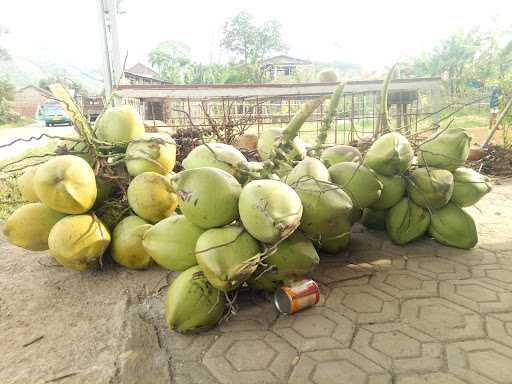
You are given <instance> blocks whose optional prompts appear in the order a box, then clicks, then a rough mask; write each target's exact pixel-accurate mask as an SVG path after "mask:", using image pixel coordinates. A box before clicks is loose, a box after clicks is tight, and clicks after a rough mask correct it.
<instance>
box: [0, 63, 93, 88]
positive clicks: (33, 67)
mask: <svg viewBox="0 0 512 384" xmlns="http://www.w3.org/2000/svg"><path fill="white" fill-rule="evenodd" d="M50 76H61V77H66V78H69V79H71V80H74V81H77V82H80V83H81V84H82V85H83V86H84V88H85V89H86V90H87V92H89V93H90V94H98V93H100V92H101V91H102V89H103V83H102V80H101V74H100V71H99V70H97V69H90V68H89V69H87V68H78V67H77V66H75V65H72V64H57V63H54V62H52V61H50V60H44V59H33V58H30V59H27V58H22V57H17V56H14V57H12V60H10V61H2V62H0V77H7V78H8V79H10V81H11V82H12V83H13V84H15V86H16V88H22V87H24V86H26V85H31V84H32V85H37V84H38V83H39V80H41V79H44V78H47V77H50Z"/></svg>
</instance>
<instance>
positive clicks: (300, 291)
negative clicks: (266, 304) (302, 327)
mask: <svg viewBox="0 0 512 384" xmlns="http://www.w3.org/2000/svg"><path fill="white" fill-rule="evenodd" d="M319 300H320V290H319V289H318V284H317V283H316V282H315V281H313V280H303V281H300V282H297V283H294V284H292V285H290V286H288V287H287V286H285V287H281V288H279V289H278V290H277V291H276V293H275V296H274V304H275V306H276V307H277V309H278V310H279V311H280V312H282V313H285V314H288V315H291V314H293V313H296V312H298V311H300V310H301V309H304V308H307V307H311V306H313V305H315V304H316V303H318V301H319Z"/></svg>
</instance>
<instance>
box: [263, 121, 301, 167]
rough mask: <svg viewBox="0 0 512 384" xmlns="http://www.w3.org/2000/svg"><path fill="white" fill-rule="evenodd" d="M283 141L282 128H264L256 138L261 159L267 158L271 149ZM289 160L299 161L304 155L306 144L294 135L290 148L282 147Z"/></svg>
mask: <svg viewBox="0 0 512 384" xmlns="http://www.w3.org/2000/svg"><path fill="white" fill-rule="evenodd" d="M283 141H284V139H283V130H282V129H279V128H268V129H265V130H264V131H263V132H262V134H261V136H260V138H259V140H258V154H259V155H260V158H261V160H268V159H269V158H270V154H271V153H272V151H273V150H274V149H275V148H277V147H278V146H279V145H280V144H282V143H283ZM282 149H283V151H284V152H285V153H286V157H287V158H288V159H289V160H294V161H299V160H302V159H304V158H305V157H306V152H307V150H306V145H305V144H304V142H303V141H302V140H301V139H300V138H299V137H295V138H294V139H293V142H292V144H291V146H290V148H282Z"/></svg>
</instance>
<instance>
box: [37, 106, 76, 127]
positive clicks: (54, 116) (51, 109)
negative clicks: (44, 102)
mask: <svg viewBox="0 0 512 384" xmlns="http://www.w3.org/2000/svg"><path fill="white" fill-rule="evenodd" d="M42 115H43V116H42V118H43V120H44V122H45V124H46V126H47V127H53V126H54V125H58V124H64V125H72V124H73V121H72V120H71V118H70V117H69V116H68V115H67V113H66V111H64V108H62V107H61V106H60V105H48V106H45V108H44V110H43V114H42Z"/></svg>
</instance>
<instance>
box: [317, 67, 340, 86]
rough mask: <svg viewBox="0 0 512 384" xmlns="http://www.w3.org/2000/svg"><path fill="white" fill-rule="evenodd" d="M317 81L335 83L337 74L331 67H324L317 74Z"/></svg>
mask: <svg viewBox="0 0 512 384" xmlns="http://www.w3.org/2000/svg"><path fill="white" fill-rule="evenodd" d="M318 82H319V83H337V82H338V75H337V73H336V71H334V70H332V69H326V70H324V71H322V72H320V73H319V74H318Z"/></svg>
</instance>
